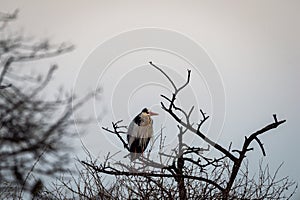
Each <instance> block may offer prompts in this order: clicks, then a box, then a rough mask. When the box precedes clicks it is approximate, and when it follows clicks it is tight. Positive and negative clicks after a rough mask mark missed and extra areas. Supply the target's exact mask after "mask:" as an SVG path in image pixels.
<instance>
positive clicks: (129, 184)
mask: <svg viewBox="0 0 300 200" xmlns="http://www.w3.org/2000/svg"><path fill="white" fill-rule="evenodd" d="M150 65H151V66H152V67H153V68H154V69H156V70H158V71H159V72H160V73H161V74H162V75H163V76H165V77H166V78H167V79H168V80H169V82H170V84H171V85H172V87H173V93H172V95H171V96H169V97H168V96H166V95H161V97H162V98H163V100H164V101H163V102H161V106H162V109H163V110H164V111H165V112H167V113H168V114H169V115H170V116H171V117H172V118H173V119H174V120H175V122H176V123H177V127H178V145H177V146H176V148H174V149H172V151H171V152H170V153H166V150H165V146H164V137H163V135H162V133H161V135H160V136H159V137H158V138H159V139H158V138H156V139H155V141H156V142H159V148H160V149H159V155H158V157H159V158H158V159H152V158H151V157H150V154H151V151H149V152H148V154H147V155H145V156H141V157H139V158H138V159H137V160H136V161H135V163H134V165H133V164H126V163H122V162H120V161H115V160H114V159H113V156H110V154H108V156H107V157H106V158H105V160H104V161H103V162H101V163H98V161H95V160H93V159H92V158H91V157H89V158H90V159H88V160H86V161H81V163H82V165H83V166H85V169H86V170H87V171H88V172H90V173H88V174H90V176H92V175H93V176H94V174H97V173H101V174H108V175H113V176H115V177H116V182H114V184H113V186H112V185H111V186H110V187H109V189H112V188H114V189H115V190H112V191H111V192H110V194H111V195H116V196H113V198H116V197H124V199H126V198H130V199H131V198H140V199H161V198H178V199H289V198H290V197H291V196H292V195H293V194H294V193H295V190H296V188H297V184H296V183H295V182H293V181H291V180H289V178H288V177H284V178H278V177H277V175H278V170H279V169H280V167H281V166H280V167H279V168H278V169H277V171H276V172H275V174H273V175H272V174H271V173H270V171H269V167H268V165H266V166H265V165H263V163H260V165H259V172H258V175H257V176H251V175H250V172H249V170H250V169H249V166H248V161H247V160H246V154H247V153H249V152H250V151H252V150H253V147H251V145H252V143H253V142H257V143H258V145H259V147H260V149H261V151H262V154H263V155H264V156H265V155H266V152H265V149H264V146H263V143H262V141H261V140H260V138H259V136H260V135H262V134H264V133H266V132H268V131H270V130H271V129H274V128H277V127H278V126H280V125H281V124H283V123H284V122H285V120H278V119H277V116H276V115H275V114H274V115H273V122H272V123H270V124H268V125H266V126H265V127H263V128H261V129H259V130H258V131H256V132H254V133H252V134H250V136H248V137H245V140H244V142H243V145H242V147H241V149H231V144H230V145H229V147H227V148H225V147H224V146H222V145H221V144H219V143H217V142H215V141H213V140H211V139H210V138H209V137H207V135H206V134H205V133H204V132H202V130H201V128H202V126H203V124H204V123H205V122H206V121H207V120H208V118H209V117H208V116H207V115H206V113H205V112H204V111H202V110H200V114H201V116H202V119H200V120H199V121H198V122H197V123H195V122H191V115H192V113H193V112H194V106H191V108H190V109H189V110H188V111H186V110H184V109H183V108H182V107H180V106H178V105H177V103H176V99H177V98H178V95H179V94H180V92H181V91H182V90H184V89H185V88H186V87H187V86H188V85H189V83H190V77H191V71H190V70H188V71H187V79H186V82H185V83H184V84H183V85H181V86H177V85H176V84H175V82H174V81H173V80H172V78H171V77H170V76H169V75H168V74H167V73H166V72H164V71H163V69H162V68H160V67H158V66H157V65H155V64H153V63H152V62H150ZM103 129H104V130H106V131H107V132H109V133H112V134H115V135H116V136H117V138H118V139H119V140H120V141H121V142H122V144H123V145H124V148H125V149H127V150H128V144H127V143H126V141H125V140H124V139H123V137H122V134H124V133H126V126H124V125H122V121H118V122H116V123H112V129H110V128H106V127H103ZM189 133H191V134H195V135H196V136H197V137H198V138H199V139H200V140H203V141H205V143H206V144H207V146H206V147H199V146H190V145H189V144H187V143H186V142H185V140H184V137H185V135H186V134H189ZM150 149H151V147H150ZM210 150H214V151H215V152H218V154H219V155H220V156H219V157H215V156H214V157H211V156H209V154H205V152H206V151H210ZM90 170H92V171H90ZM87 187H92V186H91V185H89V186H87ZM78 194H79V195H80V194H81V193H80V192H78ZM94 195H97V194H94Z"/></svg>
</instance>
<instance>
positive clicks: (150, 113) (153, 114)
mask: <svg viewBox="0 0 300 200" xmlns="http://www.w3.org/2000/svg"><path fill="white" fill-rule="evenodd" d="M149 115H150V116H155V115H158V113H155V112H151V111H150V112H149Z"/></svg>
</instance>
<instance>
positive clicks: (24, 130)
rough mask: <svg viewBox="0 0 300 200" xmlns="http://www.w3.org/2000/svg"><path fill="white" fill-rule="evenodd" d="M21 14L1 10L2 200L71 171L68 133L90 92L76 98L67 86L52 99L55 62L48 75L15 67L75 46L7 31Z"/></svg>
mask: <svg viewBox="0 0 300 200" xmlns="http://www.w3.org/2000/svg"><path fill="white" fill-rule="evenodd" d="M17 13H18V11H17V10H16V11H15V12H14V13H12V14H9V13H0V35H1V39H0V70H1V71H0V180H1V184H0V198H1V199H5V198H8V197H10V198H22V195H23V193H24V191H26V192H27V191H28V192H30V193H31V194H32V195H33V196H36V195H38V193H39V192H40V191H41V190H42V188H43V185H44V183H43V179H42V178H41V175H47V176H54V175H55V174H57V173H61V172H63V171H66V170H67V166H68V165H67V164H68V161H69V159H70V156H69V154H68V147H67V146H68V145H66V144H65V143H64V141H65V140H64V138H66V137H69V136H71V135H73V134H74V133H75V130H74V128H72V127H73V126H72V125H73V120H72V117H71V115H72V112H73V110H74V109H78V108H79V107H80V106H81V105H82V104H83V103H84V102H85V101H86V100H87V99H88V98H90V96H91V95H87V96H85V97H83V98H82V99H73V102H72V96H71V93H68V92H65V91H63V90H62V91H59V95H58V96H57V97H55V98H54V99H53V98H52V100H51V98H48V97H46V98H45V95H46V94H45V88H46V86H47V85H48V84H49V82H50V80H51V79H52V76H53V73H54V71H55V69H56V68H57V66H56V65H52V66H51V67H50V68H49V71H48V73H47V74H46V75H41V74H37V75H32V74H29V75H28V74H22V73H20V72H19V71H20V70H14V68H15V67H16V65H18V64H19V65H20V63H23V64H24V65H28V66H29V65H30V64H31V63H32V61H38V60H41V59H45V58H51V57H56V56H59V55H61V54H64V53H67V52H70V51H71V50H72V49H73V48H74V47H73V45H70V44H66V43H61V44H58V45H54V44H51V43H50V42H49V41H48V40H42V41H41V40H35V39H32V38H29V37H24V36H23V35H22V34H19V33H15V32H13V33H11V32H9V31H7V29H8V26H9V24H10V23H12V22H13V20H15V19H16V18H17ZM17 67H20V66H17ZM22 67H24V66H22ZM47 99H48V100H47ZM72 104H73V105H72Z"/></svg>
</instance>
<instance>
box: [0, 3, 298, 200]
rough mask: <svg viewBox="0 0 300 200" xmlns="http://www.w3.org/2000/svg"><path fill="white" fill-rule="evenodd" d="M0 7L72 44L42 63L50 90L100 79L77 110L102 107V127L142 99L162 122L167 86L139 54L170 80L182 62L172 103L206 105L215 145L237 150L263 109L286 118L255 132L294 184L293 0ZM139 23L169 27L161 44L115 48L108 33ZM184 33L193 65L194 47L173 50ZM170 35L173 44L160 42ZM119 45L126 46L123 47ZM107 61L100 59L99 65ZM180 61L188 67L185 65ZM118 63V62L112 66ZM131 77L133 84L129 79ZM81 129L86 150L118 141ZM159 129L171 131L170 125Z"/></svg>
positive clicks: (32, 28)
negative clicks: (180, 88)
mask: <svg viewBox="0 0 300 200" xmlns="http://www.w3.org/2000/svg"><path fill="white" fill-rule="evenodd" d="M0 8H1V11H6V12H12V11H13V10H14V9H16V8H19V9H20V13H19V19H18V20H17V21H16V22H15V23H14V26H16V27H20V28H21V29H23V30H24V32H25V33H26V34H28V35H32V36H37V37H47V38H50V39H51V40H53V41H56V42H61V41H69V42H72V43H74V44H75V45H76V49H75V50H74V51H73V52H72V53H70V54H68V55H64V56H61V57H59V58H57V59H54V60H51V61H50V62H51V63H53V62H57V63H58V64H59V65H60V66H61V67H60V68H59V70H58V71H57V73H56V75H55V82H54V83H53V84H52V85H51V86H52V88H51V90H52V89H53V90H54V89H55V88H56V87H57V86H58V85H61V84H64V85H66V87H67V88H72V87H73V85H74V82H75V86H76V84H77V87H76V88H75V91H78V92H79V93H81V92H82V90H86V88H90V89H92V88H95V87H103V92H104V93H103V94H104V95H103V97H102V100H103V101H102V102H99V104H95V105H93V104H91V105H89V107H88V108H87V110H86V113H91V115H94V114H95V113H96V114H99V113H100V111H105V112H103V113H106V115H103V116H101V119H102V121H101V123H103V126H107V125H109V121H112V120H115V119H114V117H115V118H118V119H119V118H120V117H122V118H123V119H124V122H126V123H128V122H129V121H130V118H131V117H132V116H134V115H135V114H136V113H137V112H139V111H140V109H141V108H142V107H144V105H143V103H145V104H146V105H145V106H148V107H151V108H153V110H156V111H158V112H159V113H160V116H159V117H158V118H156V119H155V121H154V122H155V124H156V130H157V129H159V127H160V126H161V125H169V122H168V120H169V119H168V117H167V116H166V115H165V114H164V113H163V111H162V110H160V108H159V105H158V103H159V100H160V98H159V94H160V92H163V93H167V92H168V89H167V88H166V86H168V85H167V84H166V81H165V79H163V78H162V77H161V76H160V75H159V74H158V73H157V72H156V71H153V70H151V69H148V68H147V67H146V66H148V65H147V62H148V61H150V60H152V61H153V62H155V63H160V64H162V65H164V66H165V67H166V69H169V72H170V73H171V74H173V75H174V77H176V80H177V79H178V82H180V81H183V77H184V75H185V68H191V69H192V82H191V88H189V89H188V90H187V93H186V96H191V98H189V99H186V98H182V99H181V103H182V105H185V104H189V103H192V102H197V104H198V105H197V106H198V107H199V108H203V109H204V110H205V111H206V112H207V113H208V114H209V115H212V113H214V115H212V118H213V116H215V117H216V118H217V119H216V121H210V122H209V123H210V124H209V126H208V127H206V128H207V129H208V132H209V130H213V129H212V127H217V129H219V131H221V132H220V134H219V133H218V134H216V135H212V137H213V138H216V140H218V141H219V142H220V143H221V144H222V145H223V146H226V147H227V146H228V145H229V143H230V141H232V142H233V146H234V147H239V148H240V146H241V145H242V141H243V139H244V136H245V135H250V133H252V132H254V131H256V130H258V129H260V128H262V127H263V126H265V125H267V124H268V123H270V122H272V120H273V118H272V114H275V113H276V114H277V117H278V119H286V120H287V122H286V123H285V124H283V125H282V126H280V127H279V128H277V129H275V130H272V131H271V132H268V133H266V134H264V135H263V136H261V139H262V141H263V143H264V145H265V149H266V153H267V157H266V158H265V160H266V162H268V163H269V164H270V166H271V168H272V169H276V168H277V166H278V165H279V164H280V163H281V162H284V166H283V167H282V169H281V175H288V176H290V178H291V179H294V180H296V181H298V182H300V175H299V169H300V161H299V159H298V158H299V156H298V151H299V144H298V142H299V141H300V135H299V134H298V132H299V127H298V124H299V122H298V119H299V113H300V106H299V105H298V103H299V102H300V94H299V89H298V88H297V87H298V86H299V85H300V67H299V65H300V39H299V35H300V12H299V9H300V2H299V1H297V0H295V1H293V0H288V1H279V0H266V1H258V0H255V1H185V2H184V3H183V2H182V1H163V2H162V1H151V2H147V1H96V0H94V1H83V0H78V1H71V0H68V1H50V0H49V1H37V0H36V1H34V0H27V1H17V0H13V1H11V0H7V1H5V0H0ZM145 28H152V29H151V30H154V29H155V30H163V32H164V33H167V34H170V35H174V38H175V39H174V38H173V40H172V37H170V38H169V37H165V38H164V37H162V38H161V41H162V42H161V44H155V42H154V43H153V44H152V43H151V41H152V39H153V38H154V39H153V41H156V40H155V37H153V38H149V40H147V42H148V43H149V44H148V45H149V46H151V45H152V47H153V49H143V50H142V51H138V50H135V49H132V48H134V47H135V46H134V45H135V42H136V41H135V40H129V41H127V42H128V43H126V42H125V43H124V41H125V40H124V38H123V39H122V38H121V39H120V43H121V44H120V46H118V45H119V43H118V36H120V35H121V37H122V36H124V34H125V36H126V33H133V35H134V34H137V35H138V33H137V32H134V30H136V31H138V30H144V29H145ZM146 35H147V34H146ZM144 36H145V35H144ZM126 37H129V38H130V37H132V35H130V34H129V36H126ZM126 37H125V38H126ZM177 37H178V38H179V39H178V40H177ZM184 37H185V38H187V41H189V42H191V44H192V43H193V44H197V45H198V47H197V48H196V47H195V48H196V51H195V52H198V53H199V54H198V55H199V56H200V57H201V59H200V58H199V59H200V61H199V62H200V64H201V62H202V64H203V63H205V64H203V65H202V66H198V65H197V64H199V63H197V62H196V61H195V60H196V58H195V59H194V60H193V58H192V57H193V55H192V54H193V52H194V51H183V49H185V48H187V49H188V48H191V49H193V48H194V47H193V48H192V47H191V46H189V45H187V46H186V47H184V48H182V49H181V50H182V52H179V51H180V49H176V45H178V44H180V42H181V41H180V38H184ZM116 38H117V39H116ZM142 39H143V37H142ZM137 40H138V39H137ZM175 40H177V41H178V43H176V41H175ZM131 41H132V42H131ZM172 41H174V43H173V44H174V46H175V47H170V46H168V45H171V44H172ZM111 42H115V43H114V45H116V46H110V47H111V49H110V50H109V49H108V50H107V52H105V51H104V53H105V55H107V56H106V57H105V56H103V54H101V51H103V48H104V47H106V46H105V45H110V44H112V43H111ZM142 42H144V41H142ZM168 42H169V43H168ZM189 42H187V43H189ZM167 43H168V44H167ZM187 43H184V44H187ZM125 44H127V45H128V46H126V45H125ZM142 44H143V43H142ZM103 45H104V46H103ZM122 45H123V46H122ZM124 45H125V46H124ZM131 45H132V46H131ZM139 45H141V44H139ZM139 45H137V47H138V46H139ZM113 47H118V49H114V48H113ZM119 47H120V49H119ZM121 48H124V49H121ZM160 48H169V49H167V50H169V52H168V51H167V52H166V51H160V50H159V49H160ZM122 50H123V52H122ZM126 50H127V51H131V52H129V53H127V54H125V55H124V52H125V51H126ZM134 50H135V51H134ZM177 50H178V52H174V54H172V53H170V52H171V51H177ZM108 51H109V52H108ZM110 53H111V54H110ZM99 54H100V55H99ZM118 56H119V57H118ZM180 56H183V57H184V58H187V60H185V59H183V58H182V57H180ZM98 57H99V59H97V58H98ZM103 59H107V60H106V61H104V60H103ZM149 59H150V60H149ZM109 61H110V64H109V65H105V66H102V65H101V66H99V65H100V63H102V62H103V63H105V62H109ZM47 62H49V61H47ZM190 64H194V65H197V66H194V68H193V67H192V66H189V65H190ZM120 66H124V67H122V68H118V67H120ZM209 66H211V68H209ZM44 69H45V71H46V68H44ZM44 69H42V70H44ZM105 69H107V70H106V71H105ZM208 69H214V71H213V72H209V70H208ZM39 70H41V69H39ZM147 70H149V71H147ZM197 70H198V72H199V73H197ZM145 71H146V72H147V74H146V75H145ZM104 72H105V73H104ZM77 77H79V78H77ZM144 77H145V78H144ZM76 78H77V79H76ZM152 78H153V79H152ZM114 80H116V81H114ZM132 80H134V81H136V84H139V86H140V87H138V86H136V85H130V83H131V82H132ZM212 80H215V83H214V82H213V81H212ZM105 84H106V85H105ZM219 84H221V85H219ZM110 86H111V87H113V89H114V90H113V91H112V90H111V88H110ZM84 88H85V89H84ZM126 91H129V92H126ZM199 91H200V92H199ZM189 92H190V93H189ZM136 104H137V105H138V106H137V107H135V106H134V105H136ZM103 108H106V109H104V110H102V109H103ZM222 109H224V111H223V110H222ZM120 110H122V111H120ZM112 114H113V115H114V117H112V116H113V115H112ZM195 117H197V116H195ZM218 117H219V118H218ZM223 119H224V121H223ZM212 120H214V118H213V119H212ZM220 120H221V121H220ZM223 122H224V123H223ZM215 124H217V125H215ZM223 124H224V126H222V125H223ZM214 125H215V126H214ZM91 129H92V131H91V132H87V135H85V136H84V137H83V138H82V140H83V141H84V142H85V143H86V145H87V147H88V148H90V149H91V151H93V153H94V154H98V153H100V154H101V153H102V154H105V153H106V152H107V151H109V149H107V146H105V144H106V145H108V146H109V145H111V146H113V147H112V149H111V151H117V150H122V146H121V145H120V148H118V146H116V145H117V144H118V143H117V142H116V143H114V144H112V143H113V141H112V138H110V137H103V136H102V135H101V134H103V133H102V132H101V130H100V128H99V126H98V127H97V126H96V127H93V128H90V129H88V130H89V131H90V130H91ZM169 130H170V131H171V132H172V131H173V129H172V128H169ZM212 132H214V130H213V131H212ZM168 134H170V133H168ZM211 134H213V133H211ZM97 137H99V139H98V138H97ZM170 140H172V139H170ZM98 142H99V143H98ZM77 148H78V149H80V146H78V147H77ZM254 148H255V151H254V152H250V153H249V159H250V160H252V159H253V160H257V159H259V158H260V157H261V151H260V149H259V148H258V146H256V145H254ZM298 197H299V192H298ZM295 199H297V196H295Z"/></svg>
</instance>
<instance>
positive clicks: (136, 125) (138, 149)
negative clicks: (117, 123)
mask: <svg viewBox="0 0 300 200" xmlns="http://www.w3.org/2000/svg"><path fill="white" fill-rule="evenodd" d="M154 115H158V114H157V113H154V112H151V111H150V110H149V109H147V108H144V109H143V110H142V112H141V113H140V114H138V115H137V116H136V117H135V118H134V119H133V120H132V121H131V123H130V124H129V126H128V131H127V141H128V147H129V151H130V152H131V160H132V161H133V160H135V159H136V158H138V156H139V155H140V154H141V153H143V152H144V151H145V149H146V148H147V146H148V143H149V141H150V139H151V137H152V135H153V120H152V119H151V116H154Z"/></svg>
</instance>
